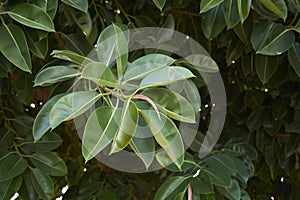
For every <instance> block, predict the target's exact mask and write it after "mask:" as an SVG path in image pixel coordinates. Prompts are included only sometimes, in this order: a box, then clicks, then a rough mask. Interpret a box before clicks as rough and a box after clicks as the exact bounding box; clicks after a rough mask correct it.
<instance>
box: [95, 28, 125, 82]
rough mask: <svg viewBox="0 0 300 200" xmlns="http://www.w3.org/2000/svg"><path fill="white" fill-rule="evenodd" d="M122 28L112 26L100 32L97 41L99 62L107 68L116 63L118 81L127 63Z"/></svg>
mask: <svg viewBox="0 0 300 200" xmlns="http://www.w3.org/2000/svg"><path fill="white" fill-rule="evenodd" d="M122 28H123V27H119V26H117V25H115V24H112V25H110V26H108V27H106V28H105V29H104V30H103V31H102V32H101V34H100V36H99V38H98V40H97V53H98V59H99V61H100V62H102V63H103V64H104V65H105V66H108V67H110V66H111V65H112V64H113V63H114V62H116V63H117V72H118V78H119V79H121V78H122V76H123V75H124V72H125V70H126V67H127V62H128V38H127V35H125V33H127V32H125V33H124V32H123V30H122ZM125 31H127V30H125Z"/></svg>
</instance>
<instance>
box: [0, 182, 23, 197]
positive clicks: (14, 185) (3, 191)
mask: <svg viewBox="0 0 300 200" xmlns="http://www.w3.org/2000/svg"><path fill="white" fill-rule="evenodd" d="M21 184H22V176H18V177H15V178H14V179H9V180H6V181H0V198H1V199H2V200H10V199H11V197H12V196H13V195H14V194H15V193H16V192H18V190H19V188H20V187H21Z"/></svg>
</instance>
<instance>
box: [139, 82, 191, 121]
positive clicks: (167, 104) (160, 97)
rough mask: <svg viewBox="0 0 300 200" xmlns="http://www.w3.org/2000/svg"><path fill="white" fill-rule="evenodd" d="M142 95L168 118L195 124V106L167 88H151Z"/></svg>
mask: <svg viewBox="0 0 300 200" xmlns="http://www.w3.org/2000/svg"><path fill="white" fill-rule="evenodd" d="M141 94H142V95H145V96H147V97H149V98H150V99H151V100H152V101H153V102H154V103H155V104H156V106H157V107H158V109H159V110H161V111H162V112H164V113H166V115H167V116H169V117H171V118H173V119H175V120H178V121H182V122H188V123H195V114H194V109H193V106H192V105H191V104H190V103H189V102H188V101H187V100H186V99H185V98H184V97H183V96H181V95H180V94H178V93H175V92H172V91H171V90H169V89H167V88H149V89H147V90H145V91H143V92H142V93H141Z"/></svg>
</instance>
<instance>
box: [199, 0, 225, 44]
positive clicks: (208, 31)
mask: <svg viewBox="0 0 300 200" xmlns="http://www.w3.org/2000/svg"><path fill="white" fill-rule="evenodd" d="M201 2H202V1H201ZM225 27H226V23H225V18H224V14H223V4H220V5H218V6H216V7H214V8H213V9H211V10H209V11H208V12H205V13H203V17H202V18H201V29H202V31H203V34H204V35H205V37H206V38H207V39H209V40H212V39H214V38H215V37H217V36H218V35H219V34H220V33H221V32H222V30H223V29H224V28H225Z"/></svg>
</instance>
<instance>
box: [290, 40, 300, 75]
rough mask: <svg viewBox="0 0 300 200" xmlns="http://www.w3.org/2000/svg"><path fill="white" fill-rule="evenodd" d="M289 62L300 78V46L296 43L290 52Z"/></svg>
mask: <svg viewBox="0 0 300 200" xmlns="http://www.w3.org/2000/svg"><path fill="white" fill-rule="evenodd" d="M288 54H289V61H290V63H291V65H292V67H293V69H294V70H295V72H296V74H297V75H298V76H299V77H300V44H299V43H298V42H295V43H294V44H293V45H292V47H291V48H290V49H289V51H288Z"/></svg>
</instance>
